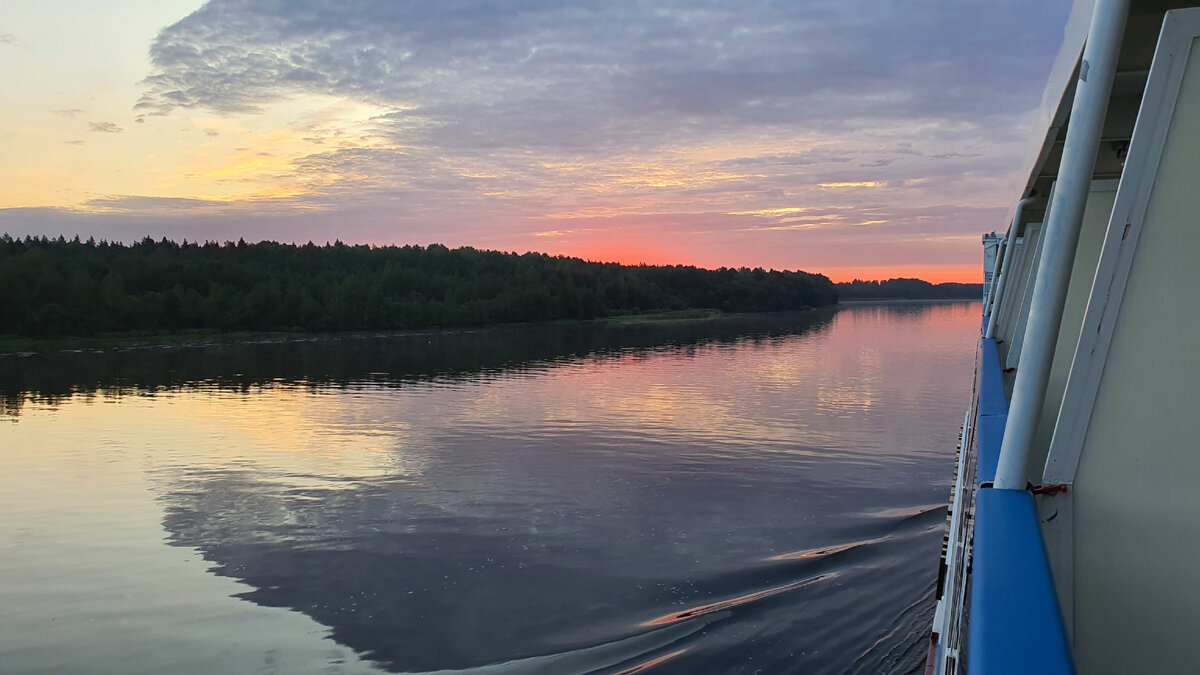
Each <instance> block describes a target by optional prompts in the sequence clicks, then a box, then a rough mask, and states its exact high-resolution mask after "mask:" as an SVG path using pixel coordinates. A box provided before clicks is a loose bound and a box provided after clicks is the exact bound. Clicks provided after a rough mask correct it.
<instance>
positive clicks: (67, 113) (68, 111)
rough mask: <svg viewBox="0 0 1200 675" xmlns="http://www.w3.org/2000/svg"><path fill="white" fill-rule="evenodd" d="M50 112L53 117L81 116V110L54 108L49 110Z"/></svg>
mask: <svg viewBox="0 0 1200 675" xmlns="http://www.w3.org/2000/svg"><path fill="white" fill-rule="evenodd" d="M50 112H52V113H54V114H55V115H62V116H63V117H75V116H76V115H82V114H83V110H81V109H79V108H55V109H51V110H50Z"/></svg>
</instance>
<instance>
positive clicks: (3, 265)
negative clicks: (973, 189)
mask: <svg viewBox="0 0 1200 675" xmlns="http://www.w3.org/2000/svg"><path fill="white" fill-rule="evenodd" d="M837 299H838V293H837V290H836V289H835V287H834V284H833V283H831V282H830V281H829V279H827V278H826V277H825V276H823V275H820V274H810V273H807V272H779V271H775V270H771V271H767V270H763V269H759V268H756V269H748V268H740V269H728V268H721V269H717V270H708V269H701V268H697V267H690V266H682V265H676V266H648V265H638V266H630V265H620V264H616V263H595V262H587V261H584V260H581V259H579V258H568V257H562V256H549V255H546V254H540V253H525V254H520V255H518V254H515V253H501V252H497V251H481V250H477V249H474V248H456V249H450V248H447V247H445V246H442V245H439V244H433V245H430V246H425V247H422V246H383V247H375V246H361V245H360V246H349V245H346V244H343V243H341V242H335V243H333V244H325V245H315V244H312V243H311V242H310V243H308V244H305V245H295V244H280V243H276V242H259V243H252V244H249V243H246V242H244V241H238V242H237V243H232V242H226V243H224V244H217V243H215V242H207V243H203V244H200V243H190V242H187V241H186V240H185V241H184V242H183V243H176V242H173V241H170V240H167V239H165V238H164V239H162V240H158V241H155V240H153V239H151V238H149V237H147V238H145V239H143V240H141V241H139V242H137V243H134V244H123V243H119V242H107V241H100V242H96V241H94V240H91V239H89V240H87V241H80V240H79V238H78V237H76V238H75V239H72V240H68V239H65V238H63V237H59V238H57V239H50V238H45V237H25V238H23V239H20V238H13V237H11V236H9V235H7V234H5V235H3V236H0V317H2V320H3V324H2V327H0V334H7V335H21V336H34V337H39V336H47V337H49V336H84V337H86V336H93V335H97V334H106V333H130V332H171V331H181V330H218V331H275V330H286V331H334V330H364V329H396V328H418V327H430V326H466V325H478V324H487V323H511V322H528V321H547V320H554V319H592V318H597V317H604V316H612V315H618V314H629V313H637V312H647V311H654V312H661V311H669V310H684V309H692V308H712V309H719V310H723V311H728V312H767V311H778V310H796V309H803V308H807V307H818V306H822V305H829V304H833V303H836V302H837Z"/></svg>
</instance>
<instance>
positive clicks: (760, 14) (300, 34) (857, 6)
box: [6, 0, 1066, 264]
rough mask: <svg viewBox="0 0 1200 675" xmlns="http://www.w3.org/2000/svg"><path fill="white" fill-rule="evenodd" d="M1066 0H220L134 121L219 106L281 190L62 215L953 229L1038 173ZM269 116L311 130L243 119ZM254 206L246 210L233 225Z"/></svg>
mask: <svg viewBox="0 0 1200 675" xmlns="http://www.w3.org/2000/svg"><path fill="white" fill-rule="evenodd" d="M1065 12H1066V9H1065V8H1064V7H1060V6H1058V5H1057V4H1056V3H1041V2H1037V1H1036V0H1006V1H1004V2H998V3H991V2H982V1H969V2H963V3H949V4H948V3H944V2H941V1H940V0H939V1H936V2H935V1H934V0H912V1H910V2H905V3H879V2H877V1H875V0H806V1H805V2H794V1H792V0H787V1H783V0H778V1H776V0H764V1H763V2H755V3H745V2H742V1H740V0H713V1H711V2H706V3H703V4H699V5H686V6H684V5H679V6H676V5H672V4H659V3H640V2H635V1H633V0H612V1H611V2H603V3H595V2H584V1H582V0H578V1H576V0H562V1H556V2H549V1H547V0H511V1H510V2H503V3H496V2H484V1H483V0H438V1H436V2H435V1H424V2H420V1H413V2H403V3H380V2H376V1H374V0H340V1H333V0H291V1H289V2H287V3H263V2H254V1H251V0H210V1H209V2H207V3H205V4H204V5H203V6H202V7H200V8H199V9H198V10H196V11H195V12H193V13H192V14H190V15H188V16H187V17H185V18H183V19H182V20H180V21H178V22H176V23H174V24H172V25H170V26H168V27H166V28H164V29H163V30H162V31H161V32H160V33H159V34H158V36H157V37H156V39H155V40H154V41H153V43H152V45H151V49H150V57H151V64H152V65H151V69H150V71H149V72H148V73H147V74H146V77H145V79H144V81H143V84H142V86H143V94H142V96H141V98H140V99H139V101H138V102H137V104H136V110H135V117H134V120H135V123H140V124H146V126H147V127H150V126H153V125H154V124H155V123H156V121H159V120H161V118H162V117H164V116H186V117H190V118H193V119H194V124H193V125H192V126H189V127H188V128H189V129H199V130H200V131H202V132H203V133H204V134H205V135H206V136H208V137H214V136H216V134H217V129H220V139H219V140H216V141H214V140H210V138H205V137H202V136H201V135H200V134H192V135H191V138H192V139H193V142H196V143H197V144H199V143H204V147H205V152H209V151H210V150H211V151H212V152H217V151H220V150H219V148H220V147H224V145H225V144H224V141H226V140H227V139H238V140H235V141H230V142H229V143H228V145H234V144H235V143H236V144H239V149H238V150H236V151H234V152H245V153H247V154H253V153H262V152H266V151H268V150H269V151H271V152H273V153H274V158H273V159H274V160H277V161H272V162H270V163H269V165H268V164H255V165H254V166H267V168H266V169H262V170H260V171H259V172H258V173H254V174H253V176H252V178H253V179H254V180H255V181H258V183H256V184H255V185H254V186H253V189H254V190H257V189H258V188H260V187H264V188H266V187H281V186H282V187H286V188H287V189H286V190H280V191H279V194H280V195H282V196H280V197H278V198H266V197H262V196H261V195H262V194H267V192H266V191H265V190H264V191H263V192H262V193H261V194H260V193H252V192H247V193H246V194H247V195H251V196H244V197H243V198H241V200H240V205H239V200H238V199H233V198H231V202H229V203H227V202H211V201H209V200H204V199H199V200H183V201H177V200H164V201H154V198H150V197H135V196H124V197H109V198H104V199H99V200H92V201H91V202H88V203H87V204H84V205H82V206H81V207H80V209H79V211H78V212H70V213H65V212H54V213H52V214H49V215H45V214H44V218H46V219H48V220H44V222H50V221H51V220H53V221H54V222H63V223H74V222H77V218H82V217H84V216H83V215H81V213H82V212H84V211H86V212H88V213H89V214H90V216H89V217H95V218H102V219H105V220H104V222H106V223H110V224H111V223H115V222H116V221H115V220H113V219H115V218H117V217H118V216H121V217H127V218H131V219H134V220H136V219H137V218H139V217H140V216H141V215H145V216H146V218H147V220H146V222H150V220H151V216H154V217H158V216H162V225H161V227H162V228H164V234H168V235H171V234H172V233H178V232H188V233H189V235H188V236H190V237H193V238H195V237H196V234H195V233H196V231H197V230H198V229H199V230H205V228H209V229H215V230H220V231H225V228H233V229H235V230H236V229H238V228H241V229H242V234H244V235H246V236H267V233H271V232H278V231H284V232H287V230H286V229H282V230H281V229H279V228H285V226H283V225H280V224H279V223H282V222H283V220H282V219H283V214H285V213H290V215H291V216H292V217H293V221H292V225H288V226H287V227H294V228H296V231H298V232H302V233H305V234H304V235H303V238H304V239H307V238H315V239H318V240H323V239H325V238H329V237H328V236H322V235H321V234H320V232H321V230H320V229H319V228H321V227H328V228H330V230H328V231H327V233H326V234H327V235H328V233H329V232H333V233H334V236H340V237H342V238H343V239H344V240H358V241H400V242H407V241H421V240H422V238H423V237H428V238H427V239H424V241H426V242H428V241H436V240H443V241H447V242H448V243H453V242H455V241H457V242H459V243H464V244H473V245H477V246H487V245H489V242H495V245H496V246H500V247H511V246H513V245H514V244H513V242H533V241H536V242H537V243H539V244H545V245H546V246H548V247H549V246H556V245H558V244H559V243H560V242H561V243H563V245H564V246H565V245H566V243H567V242H570V241H573V240H582V239H597V238H600V237H604V236H609V237H638V236H648V235H646V234H645V233H648V232H651V231H655V230H656V228H657V231H661V232H663V233H665V234H664V236H665V237H669V238H671V237H673V239H671V245H672V246H673V247H676V248H678V249H679V250H681V251H710V252H711V255H712V259H713V260H715V261H717V262H718V263H720V262H721V259H720V256H737V255H741V254H740V253H738V251H739V250H741V249H740V248H739V247H742V246H743V244H742V243H741V240H738V239H737V237H739V236H741V237H753V238H755V239H756V240H760V241H768V240H769V241H771V242H774V243H772V244H771V246H770V247H769V248H764V249H753V247H750V248H747V249H745V250H759V251H765V252H764V253H762V255H764V256H768V257H769V256H780V257H781V259H784V257H785V256H788V255H796V253H795V251H792V252H789V251H788V249H787V246H785V245H780V244H779V243H778V242H795V244H794V245H795V247H796V249H797V250H801V251H809V250H812V251H815V250H817V249H818V248H819V247H822V246H828V247H832V248H831V250H835V249H838V247H843V248H845V249H846V250H847V251H849V252H851V253H854V252H857V253H861V252H862V249H863V248H864V246H863V244H862V242H863V239H862V232H863V228H862V227H858V228H855V225H864V224H866V225H869V226H870V227H869V228H868V229H869V230H871V232H872V234H873V236H877V237H878V238H877V239H873V240H872V241H877V242H894V241H901V240H903V241H909V240H910V239H909V238H914V239H911V241H916V239H915V238H920V237H925V238H930V237H932V238H935V239H937V238H940V237H946V236H951V234H961V233H962V232H963V231H964V230H972V229H985V228H986V227H990V226H992V225H990V223H989V224H984V223H985V222H988V221H983V220H981V218H984V217H993V216H994V215H995V213H994V212H995V211H997V210H999V211H1002V210H1003V209H998V207H997V204H998V203H1001V202H1002V201H1003V200H1007V199H1008V198H1009V197H1010V196H1011V195H1010V192H1011V191H1012V189H1013V186H1014V185H1015V183H1016V182H1019V181H1017V180H1016V178H1017V176H1016V172H1017V171H1018V170H1020V169H1021V168H1023V167H1019V166H1018V165H1017V163H1018V162H1019V161H1020V159H1021V156H1022V155H1023V153H1022V152H1021V150H1022V149H1023V148H1024V142H1025V141H1026V140H1027V139H1026V136H1027V133H1026V128H1025V125H1026V124H1027V123H1028V121H1029V119H1030V117H1029V115H1028V113H1029V111H1030V110H1032V109H1033V108H1034V107H1035V106H1036V105H1037V104H1038V102H1039V101H1040V94H1041V82H1042V81H1043V80H1044V76H1045V73H1046V71H1047V70H1048V68H1049V64H1050V62H1051V60H1052V58H1053V52H1054V47H1055V45H1057V43H1058V41H1059V39H1060V37H1061V34H1060V32H1059V30H1060V28H1061V26H1062V23H1063V20H1064V19H1065ZM314 100H320V101H325V102H330V103H329V105H330V106H333V105H343V106H344V107H345V108H347V109H349V108H355V109H357V110H367V111H368V112H366V113H363V114H358V115H357V117H355V118H354V120H353V123H352V124H350V125H341V123H340V122H338V123H332V122H328V120H327V119H326V118H321V120H319V121H315V122H314V119H307V118H304V116H303V114H297V115H292V113H291V112H290V111H292V110H295V109H300V108H303V105H302V104H304V103H305V102H307V101H314ZM293 104H294V105H293ZM321 105H324V103H322V104H321ZM284 111H288V112H284ZM67 112H71V114H82V111H77V110H73V111H62V112H60V113H59V114H66V113H67ZM214 114H215V116H216V117H219V118H220V121H214V120H212V119H211V118H212V116H213V115H214ZM287 115H291V117H287V118H286V120H285V116H287ZM268 121H270V122H271V123H278V124H280V125H287V127H288V128H287V129H286V130H285V131H286V134H284V135H286V136H287V137H288V138H294V139H296V141H297V142H296V143H294V144H293V145H285V146H281V147H275V146H272V147H269V148H266V147H258V146H257V145H255V147H249V146H250V145H254V141H253V140H252V139H251V138H249V137H247V139H246V140H244V141H243V140H241V136H240V135H239V134H242V133H243V132H244V130H245V129H250V128H255V129H261V128H263V127H264V126H265V125H266V124H267V122H268ZM90 126H91V128H92V130H93V131H102V132H117V131H120V128H119V127H118V126H117V125H116V124H114V123H112V122H99V123H92V124H91V125H90ZM135 126H137V125H136V124H135ZM174 126H178V125H174ZM141 131H143V129H142V128H140V127H139V128H137V129H133V130H131V131H130V132H129V133H137V132H141ZM343 132H344V133H343ZM214 148H218V149H216V150H213V149H214ZM225 151H226V152H229V149H228V148H226V149H225ZM255 157H258V155H255ZM235 159H236V158H235ZM231 163H232V162H231ZM231 163H230V164H231ZM184 178H188V177H187V176H184ZM242 178H244V176H243V177H242ZM240 179H241V178H239V180H240ZM229 180H230V181H232V180H234V178H232V177H231V178H229ZM175 185H183V186H184V187H183V188H180V189H186V186H187V183H186V181H183V180H179V181H176V182H175ZM868 187H869V188H870V189H866V188H868ZM247 190H251V188H250V187H248V188H247ZM198 194H224V193H222V192H219V191H213V192H209V193H200V192H197V193H194V194H191V195H190V196H197V195H198ZM255 195H258V196H255ZM181 196H187V195H181ZM193 202H195V203H193ZM239 209H240V210H239ZM288 209H291V211H290V212H289V211H288ZM235 210H238V211H237V218H238V220H237V223H234V224H228V225H225V224H220V225H218V224H216V223H217V220H216V219H217V218H219V217H221V215H222V214H224V217H230V215H229V214H231V213H234V211H235ZM251 210H253V214H252V215H249V214H251ZM25 215H28V214H25ZM1000 215H1001V216H1002V215H1003V214H1000ZM18 216H20V217H24V216H23V215H22V214H17V213H15V212H14V213H10V214H7V216H6V218H7V220H8V221H9V222H12V219H14V218H18ZM277 217H278V220H277V219H276V218H277ZM568 220H569V222H566V221H568ZM549 221H554V222H549ZM135 225H136V227H134V226H130V227H132V228H133V229H132V230H130V231H137V230H138V228H144V227H146V225H145V223H142V222H141V221H138V222H137V223H135ZM555 225H559V226H562V225H566V226H567V227H571V228H573V229H571V230H567V229H556V228H555ZM106 227H109V226H108V225H106ZM111 227H114V228H116V227H118V226H117V225H111ZM121 227H122V228H123V227H124V226H121ZM171 228H176V229H171ZM253 228H259V229H258V230H255V229H253ZM118 229H119V228H118ZM855 229H857V232H855V231H854V230H855ZM120 231H122V232H124V231H126V230H125V229H120ZM877 232H878V234H877V235H876V233H877ZM139 233H140V232H139ZM314 233H315V234H314ZM554 233H560V234H563V235H566V234H570V235H571V236H554ZM739 233H740V234H739ZM537 234H541V235H543V236H537V237H535V236H534V235H537ZM289 236H290V235H289ZM854 237H858V239H854ZM889 237H891V239H889ZM235 238H236V237H235ZM850 242H857V243H856V244H854V243H850ZM788 245H791V244H788ZM913 245H914V246H915V244H913ZM856 249H857V251H856ZM963 250H965V249H963ZM681 255H682V254H681ZM697 255H698V256H699V254H697ZM747 255H749V254H747ZM972 255H973V253H972ZM682 259H684V258H682V257H681V260H682ZM696 259H697V260H699V259H701V257H697V258H696ZM731 262H745V263H746V264H759V263H756V262H755V261H754V260H753V259H750V258H745V259H743V260H741V261H736V260H734V261H731ZM763 264H768V263H763Z"/></svg>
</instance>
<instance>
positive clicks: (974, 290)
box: [837, 279, 983, 300]
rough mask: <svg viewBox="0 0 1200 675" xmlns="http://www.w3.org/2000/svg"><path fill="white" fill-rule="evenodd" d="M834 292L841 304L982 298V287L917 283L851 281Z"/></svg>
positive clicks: (913, 280) (903, 281)
mask: <svg viewBox="0 0 1200 675" xmlns="http://www.w3.org/2000/svg"><path fill="white" fill-rule="evenodd" d="M837 291H838V297H839V298H841V299H842V300H891V299H896V300H899V299H906V300H950V299H973V300H974V299H979V298H982V297H983V284H958V283H953V282H951V283H944V284H931V283H929V282H928V281H921V280H920V279H888V280H887V281H862V280H859V279H855V280H854V281H847V282H842V283H839V284H837Z"/></svg>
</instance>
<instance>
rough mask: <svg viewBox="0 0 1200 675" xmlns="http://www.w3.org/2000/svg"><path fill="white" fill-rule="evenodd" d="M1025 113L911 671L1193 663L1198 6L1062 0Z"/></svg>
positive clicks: (1197, 643)
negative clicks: (1027, 129) (1033, 132)
mask: <svg viewBox="0 0 1200 675" xmlns="http://www.w3.org/2000/svg"><path fill="white" fill-rule="evenodd" d="M1193 3H1194V0H1193ZM1036 128H1037V131H1038V132H1039V133H1038V136H1037V139H1036V144H1035V145H1034V147H1033V150H1032V152H1031V153H1030V156H1029V159H1028V163H1027V166H1029V167H1030V173H1029V176H1028V179H1027V181H1026V183H1025V185H1024V188H1023V190H1022V192H1021V193H1020V194H1019V195H1016V199H1014V200H1013V202H1012V204H1011V208H1010V212H1009V217H1008V219H1007V221H1006V223H1007V231H1006V232H1003V233H990V234H987V235H984V236H983V246H984V256H983V258H984V270H985V285H984V297H983V312H982V317H981V321H980V330H979V344H978V350H977V353H976V371H975V381H974V386H973V393H972V397H971V402H970V405H969V406H968V409H967V412H966V415H965V417H964V421H963V428H962V434H961V437H960V443H959V448H958V452H957V462H956V468H955V473H954V487H953V489H952V494H951V499H950V508H949V516H948V525H947V532H946V538H945V542H944V548H943V556H942V564H941V568H940V572H939V583H938V590H937V605H936V610H935V614H934V619H933V627H932V630H931V633H930V636H929V644H928V659H927V662H926V668H925V672H926V673H928V674H931V675H943V674H945V675H949V674H956V673H970V674H985V673H1048V674H1057V673H1074V672H1078V673H1088V674H1091V673H1179V672H1195V671H1197V670H1200V638H1198V637H1197V636H1200V485H1198V484H1197V483H1198V482H1200V480H1198V479H1200V443H1198V441H1197V439H1200V404H1198V403H1197V398H1196V394H1195V385H1196V383H1197V382H1198V381H1200V350H1198V349H1197V348H1198V347H1200V313H1198V312H1197V306H1196V301H1195V297H1196V284H1197V281H1198V275H1197V272H1196V269H1197V268H1196V265H1197V261H1198V260H1200V7H1196V6H1190V5H1189V3H1180V2H1156V1H1148V2H1136V1H1135V2H1131V1H1130V0H1093V1H1090V2H1077V3H1075V4H1074V5H1073V7H1072V11H1071V14H1070V17H1069V19H1068V21H1067V25H1066V29H1065V31H1064V40H1063V46H1062V49H1061V51H1060V52H1059V55H1058V57H1057V59H1056V61H1055V63H1054V66H1053V68H1052V70H1051V75H1050V81H1049V84H1048V85H1047V88H1046V93H1045V95H1044V96H1043V101H1042V106H1041V109H1040V111H1039V113H1038V122H1037V127H1036Z"/></svg>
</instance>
